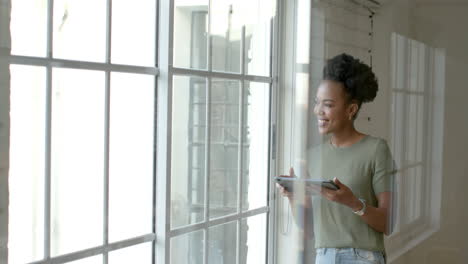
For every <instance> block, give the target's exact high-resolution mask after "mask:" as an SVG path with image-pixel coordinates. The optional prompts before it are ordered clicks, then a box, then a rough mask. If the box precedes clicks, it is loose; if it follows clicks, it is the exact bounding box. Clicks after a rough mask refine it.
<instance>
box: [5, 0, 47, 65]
mask: <svg viewBox="0 0 468 264" xmlns="http://www.w3.org/2000/svg"><path fill="white" fill-rule="evenodd" d="M10 29H11V53H12V54H15V55H25V56H38V57H44V56H45V55H46V45H47V0H15V1H12V5H11V24H10ZM32 43H34V45H33V44H32Z"/></svg>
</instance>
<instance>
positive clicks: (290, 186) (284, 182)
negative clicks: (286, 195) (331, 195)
mask: <svg viewBox="0 0 468 264" xmlns="http://www.w3.org/2000/svg"><path fill="white" fill-rule="evenodd" d="M275 181H276V182H277V183H279V184H280V185H281V186H283V187H284V188H285V189H286V191H288V192H293V191H294V185H295V184H307V185H316V186H321V187H323V188H327V189H331V190H335V191H336V190H338V189H340V187H338V185H336V184H335V183H334V182H333V181H332V180H317V179H302V178H296V177H284V176H276V177H275Z"/></svg>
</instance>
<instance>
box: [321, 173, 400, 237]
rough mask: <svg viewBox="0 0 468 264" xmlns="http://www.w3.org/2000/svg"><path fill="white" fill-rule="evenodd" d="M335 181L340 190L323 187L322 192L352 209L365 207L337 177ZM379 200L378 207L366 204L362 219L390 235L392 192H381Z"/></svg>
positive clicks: (375, 228) (330, 198)
mask: <svg viewBox="0 0 468 264" xmlns="http://www.w3.org/2000/svg"><path fill="white" fill-rule="evenodd" d="M334 181H335V183H336V184H337V185H338V186H339V187H340V189H339V190H337V191H334V190H330V189H327V188H321V190H320V193H321V194H322V195H323V196H324V197H325V198H326V199H328V200H330V201H333V202H337V203H341V204H343V205H346V206H348V207H349V208H350V210H352V211H359V210H361V209H362V207H363V205H362V202H361V201H359V199H358V198H357V197H356V196H355V195H354V194H353V192H352V191H351V189H349V187H348V186H346V185H344V184H343V183H341V182H340V181H339V180H338V179H336V178H335V179H334ZM377 200H378V207H374V206H370V205H368V204H366V210H365V213H364V214H363V215H362V216H361V219H362V220H364V222H366V223H367V224H368V225H369V226H370V227H372V228H373V229H374V230H376V231H378V232H381V233H384V234H386V235H388V234H389V230H390V229H389V228H388V227H387V223H388V222H389V221H388V216H389V215H390V212H389V210H390V202H391V192H382V193H379V194H378V195H377Z"/></svg>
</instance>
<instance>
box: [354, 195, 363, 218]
mask: <svg viewBox="0 0 468 264" xmlns="http://www.w3.org/2000/svg"><path fill="white" fill-rule="evenodd" d="M359 201H361V203H362V209H361V210H359V211H353V213H355V214H357V215H359V216H363V215H364V213H365V212H366V200H364V199H362V198H359Z"/></svg>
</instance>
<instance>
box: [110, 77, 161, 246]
mask: <svg viewBox="0 0 468 264" xmlns="http://www.w3.org/2000/svg"><path fill="white" fill-rule="evenodd" d="M154 89H155V88H154V77H153V76H148V75H141V74H125V73H112V75H111V98H110V107H111V109H110V150H109V151H110V153H109V188H110V190H109V240H110V241H111V242H113V241H117V240H122V239H126V238H130V237H134V236H139V235H144V234H148V233H151V231H152V218H153V217H152V215H153V161H154V157H153V150H154V113H155V109H154V107H155V106H154V102H155V95H154ZM129 139H131V140H129Z"/></svg>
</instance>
